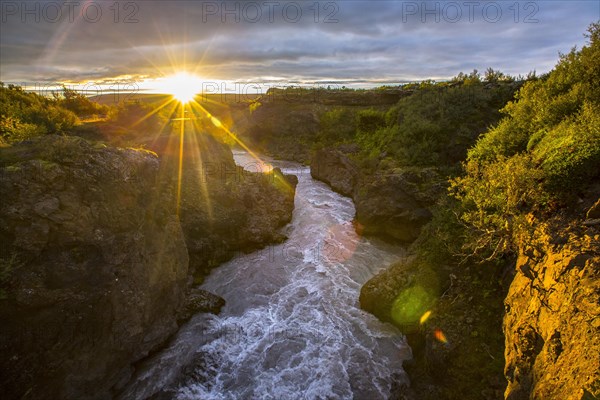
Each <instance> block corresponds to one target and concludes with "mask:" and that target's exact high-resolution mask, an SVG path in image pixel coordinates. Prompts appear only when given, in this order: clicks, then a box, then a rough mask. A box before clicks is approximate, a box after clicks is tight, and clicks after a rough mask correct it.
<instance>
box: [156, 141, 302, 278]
mask: <svg viewBox="0 0 600 400" xmlns="http://www.w3.org/2000/svg"><path fill="white" fill-rule="evenodd" d="M179 140H180V138H168V140H165V141H164V143H154V145H153V147H152V149H153V150H155V151H157V153H158V154H159V156H160V159H161V178H160V182H161V187H160V190H161V191H162V193H163V194H162V198H163V199H164V200H165V201H166V202H167V203H168V204H169V205H170V206H171V209H172V212H173V213H178V214H179V217H180V220H181V226H182V229H183V232H184V236H185V241H186V244H187V248H188V252H189V255H190V269H191V271H192V272H193V273H194V274H195V275H196V277H197V278H198V280H201V279H202V277H203V276H204V275H206V274H208V273H209V272H210V270H211V269H212V268H214V267H216V266H217V265H219V264H221V263H222V262H224V261H226V260H228V259H230V258H231V257H233V256H234V255H236V254H239V253H243V252H249V251H252V250H256V249H257V248H260V247H263V246H264V245H266V244H267V243H272V242H280V241H282V240H284V239H285V236H283V235H282V234H281V233H279V228H281V227H282V226H284V225H285V224H287V223H288V222H289V221H290V220H291V218H292V212H293V210H294V194H295V187H296V183H297V179H296V177H295V176H288V175H284V174H282V173H281V171H280V170H277V169H276V170H272V171H271V172H269V173H266V174H265V173H255V172H249V171H245V170H244V169H243V168H242V167H240V166H236V165H235V162H234V160H233V156H232V152H231V150H230V148H229V147H228V146H226V145H224V144H223V143H221V142H220V141H219V140H217V139H216V138H214V137H213V136H211V135H208V134H203V133H202V134H196V133H190V134H187V135H186V138H185V139H184V143H183V163H182V172H181V179H180V178H179V171H178V168H179ZM178 191H179V192H180V195H179V198H178V194H177V193H178Z"/></svg>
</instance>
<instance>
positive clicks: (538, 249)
mask: <svg viewBox="0 0 600 400" xmlns="http://www.w3.org/2000/svg"><path fill="white" fill-rule="evenodd" d="M598 222H600V221H598ZM597 227H598V225H596V224H593V225H592V224H590V226H585V225H583V226H582V225H580V224H579V223H577V224H569V225H568V226H567V227H566V228H565V223H561V222H556V221H553V222H549V223H541V224H538V226H537V229H536V231H535V234H534V235H533V237H532V238H530V239H529V240H528V243H523V246H522V247H521V251H520V253H519V258H518V260H517V264H516V271H517V274H516V276H515V278H514V280H513V281H512V284H511V285H510V289H509V291H508V295H507V296H506V299H505V300H504V303H505V316H504V326H503V327H504V334H505V337H506V349H505V358H506V366H505V375H506V378H507V380H508V387H507V388H506V392H505V398H506V399H509V400H520V399H565V400H569V399H578V400H579V399H594V398H598V396H600V230H599V229H598V228H597Z"/></svg>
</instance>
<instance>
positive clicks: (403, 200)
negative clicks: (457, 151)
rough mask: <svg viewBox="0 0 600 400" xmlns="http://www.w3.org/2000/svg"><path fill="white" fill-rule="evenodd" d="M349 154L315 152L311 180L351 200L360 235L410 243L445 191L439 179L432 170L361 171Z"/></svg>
mask: <svg viewBox="0 0 600 400" xmlns="http://www.w3.org/2000/svg"><path fill="white" fill-rule="evenodd" d="M350 151H351V150H346V149H343V148H342V149H322V150H318V151H316V152H315V153H314V155H313V157H312V160H311V175H312V177H313V178H315V179H318V180H320V181H323V182H325V183H327V184H328V185H330V186H331V187H332V188H333V189H334V190H335V191H337V192H339V193H341V194H343V195H345V196H350V197H352V198H353V200H354V204H355V206H356V221H357V222H358V224H357V227H358V230H359V233H361V234H367V235H377V236H382V237H384V238H388V239H392V240H394V241H400V242H406V243H409V242H413V241H414V240H415V239H417V237H418V236H419V234H420V232H421V228H422V227H423V226H424V225H425V224H426V223H427V222H429V220H430V219H431V212H430V211H429V207H431V206H432V205H433V204H434V203H435V202H436V200H437V199H438V198H439V196H440V195H441V194H442V193H443V192H444V190H445V189H444V188H445V186H444V184H443V180H442V179H441V177H440V176H439V175H438V174H437V173H436V172H435V170H434V169H419V170H403V169H399V168H396V169H392V170H382V171H378V172H377V173H369V172H363V171H361V169H360V168H359V167H358V166H357V164H356V163H355V162H354V161H352V159H351V158H350V157H349V154H348V153H349V152H350Z"/></svg>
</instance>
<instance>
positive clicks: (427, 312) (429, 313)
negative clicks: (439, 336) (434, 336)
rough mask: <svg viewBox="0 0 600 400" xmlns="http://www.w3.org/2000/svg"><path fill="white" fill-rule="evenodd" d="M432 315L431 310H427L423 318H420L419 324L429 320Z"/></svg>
mask: <svg viewBox="0 0 600 400" xmlns="http://www.w3.org/2000/svg"><path fill="white" fill-rule="evenodd" d="M429 317H431V311H425V314H423V315H421V319H420V320H419V324H421V325H423V324H424V323H425V322H427V320H428V319H429Z"/></svg>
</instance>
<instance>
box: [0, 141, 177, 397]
mask: <svg viewBox="0 0 600 400" xmlns="http://www.w3.org/2000/svg"><path fill="white" fill-rule="evenodd" d="M5 150H6V151H3V153H2V156H3V157H2V160H3V163H4V165H3V166H2V170H1V171H2V174H1V175H0V197H1V198H2V204H1V207H0V218H1V219H2V227H1V228H0V240H1V241H2V243H3V248H2V255H1V257H2V261H1V262H2V264H1V268H2V290H3V297H4V298H3V299H2V300H0V321H1V322H0V324H1V325H2V330H1V332H0V335H1V338H0V346H1V347H2V349H1V353H2V357H0V369H1V370H2V378H1V379H2V382H1V386H2V388H3V398H23V399H36V400H37V399H108V398H111V390H112V388H113V387H115V386H117V387H118V386H119V384H120V383H123V382H124V381H126V380H127V379H128V376H129V374H130V371H131V368H130V363H131V362H132V361H135V360H139V359H141V358H143V357H144V356H146V355H147V354H148V353H149V352H150V351H152V350H153V349H155V348H156V347H157V346H158V345H160V344H161V343H162V342H163V341H164V340H165V339H167V338H168V337H169V335H171V334H172V333H173V332H174V331H175V330H176V329H177V324H176V316H175V313H176V311H177V310H178V309H179V308H180V307H181V305H182V304H184V300H185V289H186V285H187V278H188V255H187V252H186V248H185V242H184V237H183V233H182V230H181V228H180V225H179V222H178V221H177V219H176V218H175V216H174V215H173V214H171V213H170V212H169V211H168V208H167V207H166V205H165V204H164V203H163V202H161V201H160V199H158V198H156V197H155V196H154V194H155V190H154V189H155V185H156V180H157V174H158V168H159V163H158V158H157V157H156V155H153V154H151V153H149V152H146V151H135V150H124V149H114V148H112V149H111V148H106V147H103V146H93V145H90V144H88V143H87V142H85V141H84V140H81V139H77V138H63V137H52V136H50V137H44V138H41V139H40V140H38V141H36V142H35V143H27V144H22V145H20V146H14V147H13V148H10V149H5Z"/></svg>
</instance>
